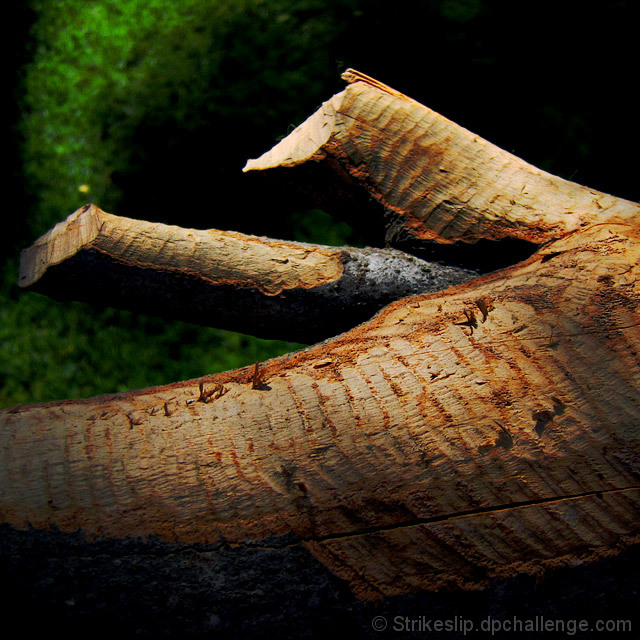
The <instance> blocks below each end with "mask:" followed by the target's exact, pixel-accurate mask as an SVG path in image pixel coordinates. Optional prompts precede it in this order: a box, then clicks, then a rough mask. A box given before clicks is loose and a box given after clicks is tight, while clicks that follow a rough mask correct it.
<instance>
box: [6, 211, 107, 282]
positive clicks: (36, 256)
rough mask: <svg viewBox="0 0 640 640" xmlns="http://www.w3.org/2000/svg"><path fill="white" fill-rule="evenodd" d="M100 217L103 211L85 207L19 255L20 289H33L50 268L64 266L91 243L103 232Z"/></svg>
mask: <svg viewBox="0 0 640 640" xmlns="http://www.w3.org/2000/svg"><path fill="white" fill-rule="evenodd" d="M101 215H103V211H102V210H101V209H100V208H98V207H96V206H95V205H94V204H86V205H84V207H81V208H80V209H78V210H77V211H74V212H73V213H72V214H71V215H70V216H68V217H67V218H66V219H65V220H63V221H62V222H59V223H58V224H57V225H56V226H55V227H53V229H50V230H49V231H47V233H45V234H44V235H42V236H40V238H38V239H37V240H36V241H35V242H34V243H33V244H32V245H31V246H30V247H28V248H26V249H24V250H23V251H22V253H21V254H20V275H19V277H18V286H19V287H22V288H27V287H30V286H31V285H33V284H34V283H35V282H37V281H38V280H39V279H40V278H41V277H42V276H43V275H44V273H45V271H46V270H47V269H48V268H49V267H50V266H52V265H55V264H59V263H60V262H63V261H64V260H66V259H67V258H69V257H71V256H72V255H74V254H75V253H77V252H78V251H79V250H80V249H81V248H82V247H84V246H85V245H87V244H89V243H90V242H92V241H93V240H94V239H95V237H96V236H97V235H98V233H99V232H100V216H101Z"/></svg>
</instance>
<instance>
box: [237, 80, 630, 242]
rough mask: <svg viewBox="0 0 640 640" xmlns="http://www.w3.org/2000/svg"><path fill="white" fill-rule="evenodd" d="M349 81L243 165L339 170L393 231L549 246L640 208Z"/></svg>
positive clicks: (398, 238) (383, 91)
mask: <svg viewBox="0 0 640 640" xmlns="http://www.w3.org/2000/svg"><path fill="white" fill-rule="evenodd" d="M343 78H344V79H345V80H346V81H347V82H348V83H349V86H348V87H347V88H346V89H345V90H344V91H341V92H340V93H338V94H336V95H335V96H333V98H331V100H329V101H327V102H325V103H324V104H323V105H322V107H320V109H319V110H318V111H317V112H316V113H314V114H313V115H312V116H311V117H310V118H308V119H307V120H306V121H305V122H304V123H303V124H301V125H300V126H299V127H298V128H297V129H295V130H294V131H293V132H292V133H291V134H289V135H288V136H287V137H286V138H284V139H283V140H282V141H281V142H279V143H278V144H277V145H276V146H275V147H273V149H271V150H270V151H268V152H267V153H265V154H264V155H263V156H261V157H260V158H258V159H257V160H250V161H249V162H247V165H246V167H245V169H244V170H245V171H254V170H266V169H273V168H281V167H297V166H301V165H304V164H305V163H309V164H310V165H311V167H317V168H318V170H320V169H322V170H323V171H324V170H325V167H327V168H329V169H331V170H334V171H337V172H338V173H340V174H341V175H342V176H343V177H344V178H345V179H347V180H348V181H349V182H351V183H353V182H355V183H357V184H358V185H360V186H361V187H363V188H365V189H366V190H367V191H368V192H369V193H370V194H371V195H372V196H373V197H374V198H375V199H376V200H377V201H379V202H380V203H381V204H382V205H383V206H384V207H385V209H386V211H387V212H388V214H389V221H390V222H389V227H388V230H387V239H388V241H389V242H390V243H391V244H394V243H400V244H401V243H404V242H406V236H412V237H413V238H416V239H420V240H434V241H436V242H439V243H451V242H454V241H457V240H460V241H464V242H476V241H478V240H480V239H489V240H500V239H502V238H517V239H520V240H525V241H527V242H533V243H535V244H542V243H545V242H548V241H550V240H553V239H557V238H560V237H563V236H564V235H566V234H567V233H570V232H572V231H576V230H578V229H582V228H585V227H587V226H589V225H591V224H594V223H597V222H606V221H609V222H624V221H628V220H634V219H637V218H638V215H639V213H640V207H639V206H638V205H637V204H636V203H634V202H629V201H627V200H623V199H621V198H616V197H613V196H610V195H607V194H604V193H600V192H598V191H595V190H593V189H589V188H587V187H583V186H580V185H578V184H576V183H574V182H570V181H568V180H563V179H562V178H559V177H557V176H554V175H551V174H549V173H547V172H545V171H542V170H540V169H538V168H536V167H534V166H532V165H530V164H528V163H526V162H524V161H523V160H521V159H520V158H517V157H516V156H514V155H512V154H510V153H508V152H506V151H504V150H503V149H500V148H499V147H496V146H495V145H493V144H491V143H490V142H487V141H486V140H483V139H482V138H480V137H479V136H477V135H475V134H473V133H471V132H470V131H467V130H466V129H464V128H463V127H461V126H459V125H457V124H455V123H453V122H451V121H450V120H447V119H446V118H445V117H443V116H441V115H439V114H438V113H435V112H434V111H432V110H431V109H428V108H427V107H425V106H423V105H421V104H419V103H418V102H416V101H415V100H412V99H411V98H408V97H407V96H405V95H403V94H401V93H399V92H398V91H395V90H394V89H391V88H390V87H387V86H386V85H384V84H382V83H380V82H378V81H377V80H374V79H372V78H369V77H368V76H365V75H364V74H362V73H360V72H358V71H354V70H352V69H349V70H348V71H347V72H345V73H344V74H343Z"/></svg>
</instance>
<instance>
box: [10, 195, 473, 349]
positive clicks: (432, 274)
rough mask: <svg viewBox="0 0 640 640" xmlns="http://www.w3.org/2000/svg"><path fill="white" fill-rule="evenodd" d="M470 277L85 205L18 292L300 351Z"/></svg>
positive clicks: (41, 250) (364, 253)
mask: <svg viewBox="0 0 640 640" xmlns="http://www.w3.org/2000/svg"><path fill="white" fill-rule="evenodd" d="M474 275H477V274H475V273H474V272H472V271H470V270H467V269H462V268H460V267H452V266H447V265H441V264H437V263H428V262H425V261H423V260H419V259H417V258H415V257H413V256H411V255H408V254H405V253H403V252H401V251H397V250H394V249H374V248H356V247H326V246H320V245H314V244H307V243H301V242H285V241H282V240H271V239H269V238H259V237H256V236H247V235H244V234H241V233H235V232H232V231H217V230H214V229H211V230H207V231H201V230H197V229H183V228H181V227H176V226H167V225H164V224H157V223H151V222H145V221H142V220H132V219H130V218H122V217H118V216H114V215H111V214H108V213H105V212H104V211H101V210H100V209H99V208H98V207H96V206H94V205H87V206H85V207H83V208H82V209H80V210H78V211H76V212H75V213H73V214H72V215H71V216H69V217H68V218H67V219H66V220H65V221H63V222H61V223H60V224H58V225H57V226H56V227H54V228H53V229H52V230H51V231H49V232H48V233H47V234H45V235H44V236H43V237H42V238H40V239H39V240H37V241H36V242H35V243H34V245H33V246H31V247H29V248H28V249H26V250H25V251H24V252H23V254H22V261H21V270H20V285H21V286H22V287H24V288H27V289H29V290H32V291H39V292H43V293H46V294H47V295H49V296H51V297H53V298H56V299H58V300H82V301H85V302H90V303H92V304H98V305H109V306H114V307H118V308H124V309H130V310H134V311H139V312H143V313H149V314H158V315H163V316H170V317H174V318H178V319H180V320H187V321H190V322H196V323H198V324H202V325H206V326H215V327H218V328H222V329H233V330H235V331H241V332H243V333H251V334H254V335H257V336H260V337H264V338H281V339H284V340H296V341H298V342H307V343H309V342H317V341H318V340H322V339H325V338H328V337H331V336H333V335H336V334H338V333H341V332H343V331H346V330H347V329H349V328H351V327H352V326H354V325H356V324H358V323H360V322H363V321H365V320H367V319H368V318H370V317H371V316H372V315H373V314H374V313H375V312H376V311H378V310H380V309H381V308H382V307H384V306H385V305H387V304H389V303H390V302H393V301H394V300H398V299H400V298H404V297H405V296H408V295H412V294H415V293H422V292H429V291H438V290H441V289H446V288H447V287H448V286H451V285H455V284H459V283H461V282H465V281H467V280H470V279H471V278H472V277H473V276H474Z"/></svg>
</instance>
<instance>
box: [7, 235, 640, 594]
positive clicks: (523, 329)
mask: <svg viewBox="0 0 640 640" xmlns="http://www.w3.org/2000/svg"><path fill="white" fill-rule="evenodd" d="M639 258H640V234H639V233H638V229H637V226H635V225H631V224H599V225H593V226H591V227H590V228H587V229H584V230H582V231H579V232H576V233H573V234H570V235H568V236H567V237H565V238H563V239H561V240H558V241H556V242H553V243H550V244H549V245H547V246H545V247H544V248H543V249H542V250H541V251H539V252H538V253H537V254H536V255H535V256H533V257H532V258H531V259H529V260H528V261H526V262H524V263H522V264H520V265H517V266H515V267H512V268H510V269H507V270H504V271H501V272H497V273H495V274H491V275H488V276H484V277H482V278H479V279H476V280H474V281H473V282H471V283H468V284H463V285H460V286H458V287H455V288H453V289H450V290H448V291H445V292H441V293H439V294H430V295H423V296H417V297H413V298H407V299H404V300H402V301H399V302H396V303H394V304H392V305H390V306H389V307H387V308H386V309H385V310H383V311H382V312H380V313H379V314H378V315H377V316H376V317H375V318H373V319H372V320H371V321H369V322H367V323H366V324H364V325H361V326H360V327H357V328H355V329H353V330H352V331H350V332H348V333H346V334H344V335H342V336H340V337H338V338H336V339H334V340H332V341H330V342H328V343H326V344H322V345H318V346H316V347H312V348H310V349H308V350H305V351H302V352H298V353H296V354H292V355H290V356H287V357H283V358H279V359H276V360H273V361H270V362H267V363H264V364H262V365H260V366H258V367H254V368H247V369H242V370H239V371H235V372H228V373H224V374H219V375H215V376H210V377H206V378H203V379H201V380H191V381H187V382H182V383H176V384H173V385H169V386H166V387H159V388H155V389H149V390H143V391H137V392H131V393H126V394H120V395H115V396H109V397H100V398H94V399H89V400H81V401H67V402H62V403H48V404H44V405H33V406H28V407H17V408H14V409H10V410H7V411H4V412H2V413H0V450H1V451H2V452H3V458H2V461H1V462H0V486H2V487H4V491H3V493H2V496H1V497H0V516H1V520H2V521H3V522H6V523H9V524H11V525H13V526H15V527H19V528H26V527H28V526H34V527H36V528H48V527H52V526H56V527H58V528H60V529H62V530H64V531H73V530H76V529H80V530H81V531H82V532H83V533H84V534H85V535H87V536H89V537H96V536H107V537H135V536H142V537H145V536H149V535H156V536H159V537H160V538H162V539H165V540H169V541H173V542H176V541H177V542H181V543H195V542H202V543H212V542H215V541H219V540H222V539H223V538H224V540H226V541H227V542H229V543H233V544H241V543H245V542H247V541H251V542H252V543H254V542H256V541H261V540H262V541H264V540H266V539H268V538H269V536H282V535H286V534H293V535H294V540H295V541H294V542H292V543H291V544H302V545H304V546H305V547H306V548H308V549H309V550H310V551H311V552H312V553H313V554H314V555H315V556H316V557H317V558H318V559H320V560H321V561H322V562H323V563H324V564H325V565H326V566H327V567H329V568H330V569H331V570H332V571H333V572H334V573H335V574H336V575H337V576H339V577H342V578H343V579H345V580H346V581H347V582H348V583H349V585H350V587H351V588H352V589H353V590H354V592H355V593H356V594H357V595H358V597H360V598H365V599H367V598H377V597H380V596H384V595H393V594H398V593H406V592H408V591H417V590H422V589H436V588H439V587H442V586H444V585H456V586H459V587H462V588H477V587H482V586H486V585H487V584H488V582H489V580H490V579H492V578H493V577H506V576H510V575H514V574H517V573H520V572H532V571H542V570H544V568H545V567H549V566H553V567H557V566H561V565H570V564H572V563H576V562H580V561H582V560H592V559H595V558H598V557H603V556H607V555H610V554H612V553H615V552H616V551H618V550H620V549H622V548H624V547H625V546H627V545H630V544H635V543H637V542H638V539H639V537H640V518H639V513H640V512H639V511H638V507H639V506H640V504H639V503H640V478H639V476H640V435H639V431H638V426H637V425H638V415H639V411H640V407H639V404H640V394H639V374H638V371H639V369H638V345H639V344H640V318H639V315H638V302H639V301H640V290H639V288H640V287H639V285H638V261H639Z"/></svg>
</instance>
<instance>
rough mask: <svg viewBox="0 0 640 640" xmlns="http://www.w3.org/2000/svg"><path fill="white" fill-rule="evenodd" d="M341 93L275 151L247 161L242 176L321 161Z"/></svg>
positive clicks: (324, 105)
mask: <svg viewBox="0 0 640 640" xmlns="http://www.w3.org/2000/svg"><path fill="white" fill-rule="evenodd" d="M343 95H344V91H341V92H340V93H337V94H336V95H335V96H333V98H331V99H330V100H328V101H327V102H324V103H322V106H321V107H320V108H319V109H318V110H317V111H316V112H315V113H314V114H313V115H312V116H310V117H309V118H307V119H306V120H305V121H304V122H303V123H302V124H301V125H299V126H298V127H296V128H295V129H294V130H293V131H292V132H291V133H290V134H289V135H288V136H287V137H286V138H283V139H282V140H281V141H280V142H279V143H278V144H277V145H275V147H273V148H271V149H270V150H269V151H267V152H266V153H264V154H263V155H261V156H260V157H259V158H257V159H255V160H249V161H248V162H247V164H246V165H245V166H244V169H243V170H242V171H243V172H247V171H255V170H257V171H261V170H263V169H272V168H274V167H294V166H296V165H298V164H302V163H303V162H307V161H309V160H314V159H320V158H323V157H324V152H323V151H322V147H323V146H324V145H325V144H326V142H327V141H328V140H329V138H330V137H331V134H332V133H333V131H334V126H333V125H334V122H335V117H336V110H337V109H338V106H339V105H340V103H341V101H342V97H343Z"/></svg>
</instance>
